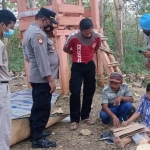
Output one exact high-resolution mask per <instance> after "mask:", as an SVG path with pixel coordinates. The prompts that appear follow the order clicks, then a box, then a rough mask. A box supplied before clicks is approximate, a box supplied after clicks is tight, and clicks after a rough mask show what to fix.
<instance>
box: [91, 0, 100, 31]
mask: <svg viewBox="0 0 150 150" xmlns="http://www.w3.org/2000/svg"><path fill="white" fill-rule="evenodd" d="M98 6H99V2H98V0H91V17H92V21H93V25H94V28H96V29H98V28H100V17H99V8H98Z"/></svg>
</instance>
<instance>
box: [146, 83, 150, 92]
mask: <svg viewBox="0 0 150 150" xmlns="http://www.w3.org/2000/svg"><path fill="white" fill-rule="evenodd" d="M146 92H150V83H149V84H148V85H147V87H146Z"/></svg>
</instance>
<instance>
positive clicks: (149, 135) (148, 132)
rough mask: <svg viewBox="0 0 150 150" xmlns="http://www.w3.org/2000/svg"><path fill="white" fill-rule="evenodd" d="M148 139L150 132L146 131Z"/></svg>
mask: <svg viewBox="0 0 150 150" xmlns="http://www.w3.org/2000/svg"><path fill="white" fill-rule="evenodd" d="M146 133H147V135H148V137H149V138H150V130H149V131H146Z"/></svg>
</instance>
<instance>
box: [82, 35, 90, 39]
mask: <svg viewBox="0 0 150 150" xmlns="http://www.w3.org/2000/svg"><path fill="white" fill-rule="evenodd" d="M82 36H83V37H85V38H87V39H90V38H91V37H92V35H91V36H90V37H86V36H84V35H83V34H82Z"/></svg>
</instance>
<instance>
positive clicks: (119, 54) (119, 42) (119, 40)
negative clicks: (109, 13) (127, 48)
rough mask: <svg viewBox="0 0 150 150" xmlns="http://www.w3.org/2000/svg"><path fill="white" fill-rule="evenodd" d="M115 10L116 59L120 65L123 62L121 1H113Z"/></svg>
mask: <svg viewBox="0 0 150 150" xmlns="http://www.w3.org/2000/svg"><path fill="white" fill-rule="evenodd" d="M114 4H115V9H116V33H117V43H116V49H117V58H118V61H119V62H120V63H121V62H122V60H123V41H122V16H123V11H122V9H123V1H122V0H114Z"/></svg>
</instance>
